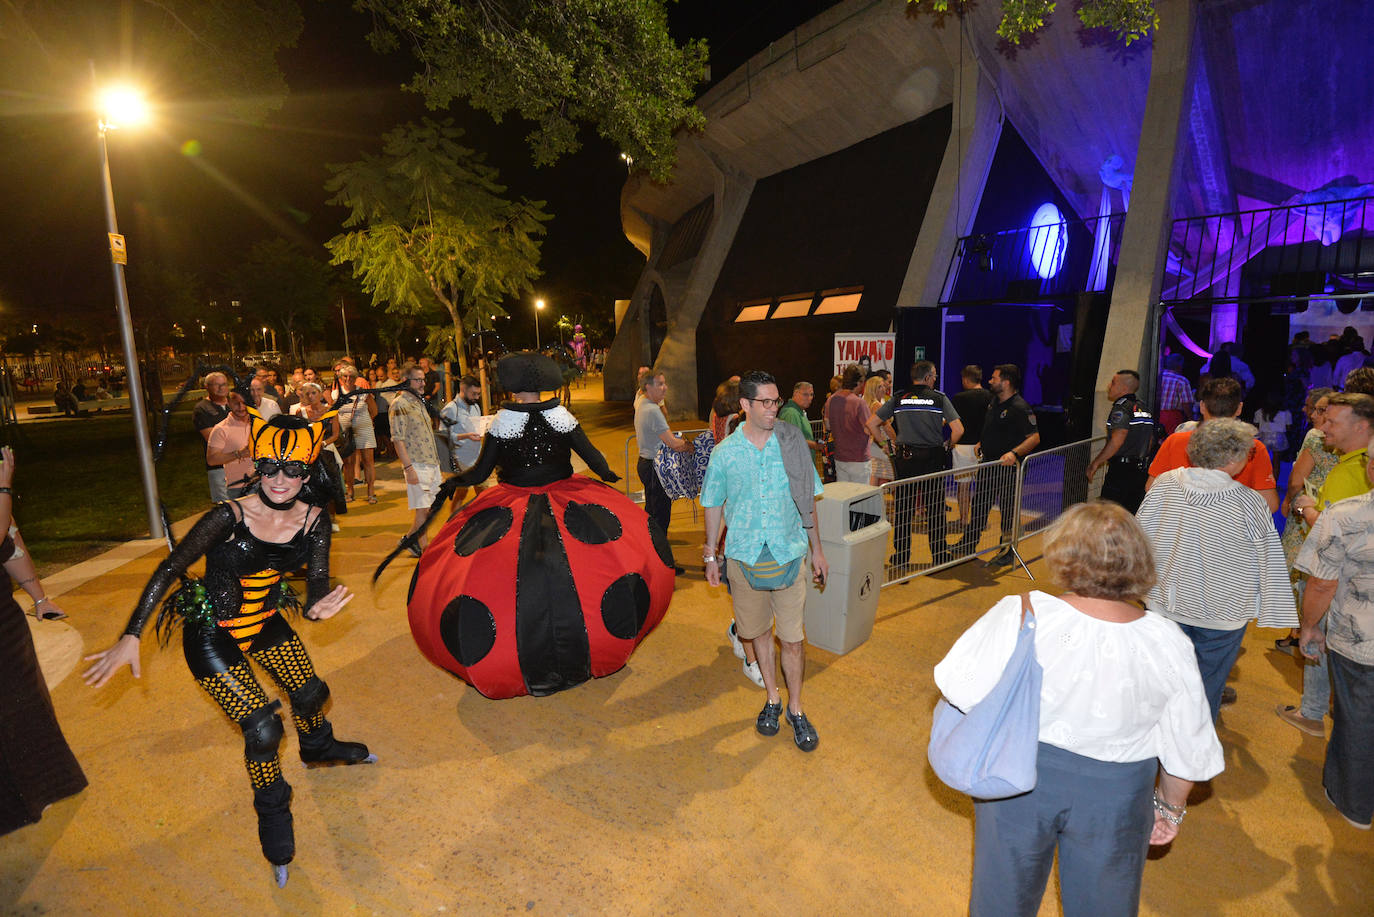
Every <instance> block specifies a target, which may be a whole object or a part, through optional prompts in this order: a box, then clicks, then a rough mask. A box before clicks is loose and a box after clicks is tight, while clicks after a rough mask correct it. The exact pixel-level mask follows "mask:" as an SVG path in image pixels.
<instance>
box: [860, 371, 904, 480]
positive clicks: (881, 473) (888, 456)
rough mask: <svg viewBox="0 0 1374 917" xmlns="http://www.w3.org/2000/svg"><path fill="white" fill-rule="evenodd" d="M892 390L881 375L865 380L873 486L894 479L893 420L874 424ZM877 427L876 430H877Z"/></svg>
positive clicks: (865, 401)
mask: <svg viewBox="0 0 1374 917" xmlns="http://www.w3.org/2000/svg"><path fill="white" fill-rule="evenodd" d="M891 395H892V392H891V390H889V388H888V385H887V383H886V382H885V381H883V379H882V377H880V376H869V377H868V378H867V379H865V380H864V396H863V397H864V404H866V405H868V411H869V414H868V419H869V424H866V426H867V427H868V429H869V437H870V440H871V441H870V442H869V444H868V483H869V484H870V485H871V486H873V487H879V486H881V485H883V484H886V483H888V482H889V481H891V480H892V475H893V468H892V449H893V446H892V444H893V442H894V441H895V439H896V434H895V433H894V432H893V430H892V424H891V422H879V423H877V424H873V423H872V421H873V416H874V412H876V411H877V410H878V409H879V408H880V407H882V406H883V404H884V403H886V402H887V399H888V398H889V397H891ZM875 428H876V431H875Z"/></svg>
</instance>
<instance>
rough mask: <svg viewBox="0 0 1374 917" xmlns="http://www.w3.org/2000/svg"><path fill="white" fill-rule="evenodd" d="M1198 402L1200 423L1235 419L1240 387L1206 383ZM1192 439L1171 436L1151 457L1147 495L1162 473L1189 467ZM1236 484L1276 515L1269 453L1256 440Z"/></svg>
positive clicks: (1239, 405) (1224, 379) (1185, 435)
mask: <svg viewBox="0 0 1374 917" xmlns="http://www.w3.org/2000/svg"><path fill="white" fill-rule="evenodd" d="M1198 402H1199V407H1200V408H1201V410H1202V422H1203V423H1206V422H1207V421H1209V420H1212V419H1213V418H1216V417H1238V416H1239V415H1240V409H1241V408H1242V407H1244V403H1243V402H1242V401H1241V388H1240V383H1239V382H1237V381H1236V380H1235V379H1232V378H1230V377H1228V376H1223V377H1221V378H1218V379H1209V380H1208V381H1207V384H1206V385H1204V386H1203V387H1202V389H1201V390H1200V391H1199V392H1198ZM1192 435H1193V431H1192V430H1185V431H1183V432H1180V433H1174V434H1173V435H1171V436H1170V437H1169V438H1168V439H1166V440H1164V443H1163V444H1162V445H1161V446H1160V447H1159V452H1158V453H1156V454H1155V459H1154V461H1153V462H1151V463H1150V478H1149V480H1148V481H1146V482H1145V489H1146V490H1147V491H1148V490H1149V489H1150V488H1151V487H1152V486H1154V483H1155V478H1157V477H1159V476H1160V475H1161V474H1163V473H1164V472H1166V471H1171V470H1173V469H1175V468H1186V467H1188V466H1189V465H1191V464H1192V463H1191V462H1189V461H1188V440H1189V438H1190V437H1191V436H1192ZM1236 480H1237V481H1239V482H1240V483H1242V484H1244V485H1245V486H1246V487H1249V488H1250V489H1251V490H1254V491H1256V492H1258V493H1259V495H1260V496H1261V497H1263V498H1264V502H1265V503H1267V504H1269V511H1270V512H1271V513H1272V512H1278V509H1279V485H1278V482H1277V481H1275V480H1274V468H1273V465H1272V463H1271V462H1270V461H1269V450H1268V449H1266V448H1264V444H1263V443H1261V442H1260V441H1259V440H1255V446H1254V448H1253V449H1251V450H1250V458H1249V459H1248V460H1247V461H1246V463H1245V467H1244V468H1243V469H1241V472H1240V474H1238V475H1236Z"/></svg>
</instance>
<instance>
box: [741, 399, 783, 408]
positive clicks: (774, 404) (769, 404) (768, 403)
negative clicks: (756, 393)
mask: <svg viewBox="0 0 1374 917" xmlns="http://www.w3.org/2000/svg"><path fill="white" fill-rule="evenodd" d="M744 400H745V401H752V402H754V404H761V405H763V406H764V407H766V408H780V407H782V399H781V398H745V399H744Z"/></svg>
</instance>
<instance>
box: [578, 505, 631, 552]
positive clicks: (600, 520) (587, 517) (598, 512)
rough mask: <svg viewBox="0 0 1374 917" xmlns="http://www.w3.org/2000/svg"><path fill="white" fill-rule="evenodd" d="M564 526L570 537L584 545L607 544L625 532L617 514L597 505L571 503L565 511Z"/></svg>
mask: <svg viewBox="0 0 1374 917" xmlns="http://www.w3.org/2000/svg"><path fill="white" fill-rule="evenodd" d="M563 525H564V527H565V528H567V530H568V534H569V535H571V536H572V537H574V538H576V539H577V540H578V541H580V542H582V543H583V544H606V543H607V542H611V541H615V540H616V539H617V538H619V537H620V536H621V535H623V534H624V531H625V530H624V529H623V528H621V525H620V520H619V519H617V518H616V517H615V513H613V512H611V511H610V510H608V509H607V508H606V507H604V506H598V505H596V504H595V503H572V502H570V503H569V504H568V508H567V509H565V510H564V511H563Z"/></svg>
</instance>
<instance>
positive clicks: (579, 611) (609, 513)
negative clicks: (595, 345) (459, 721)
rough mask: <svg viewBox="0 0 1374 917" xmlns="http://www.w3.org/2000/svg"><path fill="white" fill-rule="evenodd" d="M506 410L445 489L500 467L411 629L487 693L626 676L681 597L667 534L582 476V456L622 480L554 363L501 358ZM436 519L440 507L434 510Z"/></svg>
mask: <svg viewBox="0 0 1374 917" xmlns="http://www.w3.org/2000/svg"><path fill="white" fill-rule="evenodd" d="M496 375H497V381H498V383H499V384H500V386H501V387H502V388H503V389H505V390H506V391H507V392H511V393H514V394H515V400H514V401H510V402H506V403H505V404H503V405H502V406H501V410H500V412H499V413H498V414H497V415H496V417H495V418H494V420H493V421H492V424H491V428H490V430H489V431H488V432H487V434H486V435H485V436H484V437H483V440H482V451H481V453H480V454H479V456H478V458H477V462H476V463H475V464H474V465H473V466H472V468H470V469H469V470H468V471H466V472H464V473H463V474H461V475H458V476H456V477H453V478H450V479H449V480H448V481H446V482H445V483H444V485H443V487H442V488H441V494H440V496H439V498H438V499H437V500H436V501H435V508H436V509H437V508H439V507H441V506H442V505H443V502H444V501H445V500H446V499H447V497H448V496H449V495H451V494H452V493H453V492H454V491H455V490H456V489H457V488H459V487H469V486H472V485H475V484H480V483H481V482H482V481H484V480H486V478H487V477H488V476H489V475H490V474H491V473H492V471H493V470H495V471H496V472H497V476H498V478H499V480H500V484H499V485H498V486H496V487H493V488H490V489H488V490H485V491H483V492H482V494H481V495H480V496H478V497H477V498H475V499H474V500H473V501H472V502H471V503H469V504H468V505H467V506H465V507H464V508H463V509H462V511H461V512H459V513H458V514H457V515H456V516H454V517H453V518H452V519H450V520H449V521H448V523H447V524H446V525H445V526H444V527H443V528H442V529H441V530H440V532H439V534H438V536H437V537H435V538H434V540H433V541H432V542H431V543H430V545H429V547H428V548H427V549H426V550H425V552H424V554H423V555H422V556H421V558H420V561H419V564H418V565H417V567H416V571H415V576H414V580H413V581H412V583H411V592H410V600H409V614H410V629H411V633H412V634H413V635H414V637H415V642H416V644H417V645H418V646H419V648H420V651H421V652H423V653H424V655H425V657H426V658H428V659H429V660H430V662H433V663H434V664H435V665H437V666H441V667H442V668H445V669H447V670H448V671H450V672H453V673H454V674H455V675H457V676H458V677H460V678H462V679H463V680H464V681H466V682H468V683H469V684H471V685H472V686H473V687H475V688H476V689H477V690H479V691H481V692H482V693H483V694H485V695H486V696H488V697H492V698H504V697H514V696H517V695H523V694H533V695H546V694H551V693H553V692H555V691H561V690H564V689H566V688H571V687H573V686H574V685H578V684H581V683H582V682H584V681H586V680H587V679H588V678H593V677H595V678H599V677H601V676H604V675H610V674H611V673H613V672H616V671H618V670H620V669H621V668H622V667H623V666H624V665H625V663H626V661H627V660H628V659H629V658H630V654H631V653H633V652H634V650H635V649H636V647H638V646H639V644H640V642H641V641H642V640H643V639H644V638H645V637H646V636H648V634H649V632H650V631H652V630H653V629H654V627H655V626H657V624H658V622H659V621H661V620H662V619H663V615H664V613H665V612H666V611H667V610H668V603H669V601H670V600H671V599H672V595H673V582H674V573H673V556H672V552H671V551H670V550H669V547H668V540H667V537H666V536H665V535H664V533H663V531H662V530H661V529H660V528H659V527H658V526H657V525H656V524H655V523H653V522H652V521H651V520H650V519H649V517H648V515H647V514H645V512H644V510H643V509H641V508H640V507H639V506H638V505H636V504H635V503H633V502H631V501H630V500H629V499H628V498H626V497H625V496H624V495H623V494H621V493H620V492H619V491H617V490H615V489H614V488H612V487H608V486H607V485H605V484H603V483H601V482H600V481H594V480H592V479H591V478H589V477H586V476H584V475H576V474H573V470H572V461H571V453H572V452H574V451H575V452H576V453H577V454H578V455H579V456H581V458H582V459H583V461H585V462H586V463H587V465H588V466H589V467H590V468H591V470H592V471H594V472H595V473H596V474H597V475H598V476H599V477H600V478H601V479H602V480H603V481H612V482H613V481H617V480H619V478H618V477H617V476H616V475H615V473H614V472H612V471H611V469H610V467H609V466H608V465H607V464H606V459H605V457H604V456H602V454H601V453H600V452H599V451H598V450H597V449H596V447H595V446H593V445H592V444H591V442H590V441H589V440H588V439H587V434H586V433H585V432H583V430H582V428H581V427H580V426H579V425H578V422H577V418H576V417H574V416H573V415H572V413H571V412H569V411H568V410H567V409H566V408H564V407H562V406H561V405H560V404H559V401H558V399H557V398H556V397H555V398H550V399H547V400H544V401H540V400H538V398H539V395H540V393H542V392H548V391H556V390H557V389H558V388H560V387H561V386H562V384H563V380H562V374H561V372H560V370H559V368H558V365H557V364H556V363H554V361H552V360H550V359H549V358H548V357H545V356H541V355H538V354H532V353H517V354H511V355H509V356H506V357H503V358H502V359H501V361H500V363H498V364H497V367H496ZM431 512H433V511H431Z"/></svg>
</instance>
